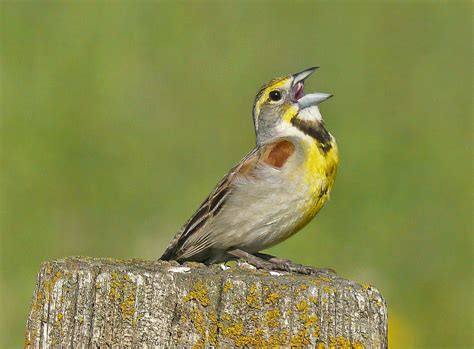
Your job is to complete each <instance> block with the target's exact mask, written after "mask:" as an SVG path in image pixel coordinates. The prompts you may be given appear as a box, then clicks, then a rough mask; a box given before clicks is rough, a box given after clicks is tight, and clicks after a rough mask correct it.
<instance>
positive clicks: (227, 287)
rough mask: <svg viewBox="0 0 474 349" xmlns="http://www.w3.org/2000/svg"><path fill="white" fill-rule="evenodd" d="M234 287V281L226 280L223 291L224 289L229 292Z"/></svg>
mask: <svg viewBox="0 0 474 349" xmlns="http://www.w3.org/2000/svg"><path fill="white" fill-rule="evenodd" d="M232 287H233V285H232V282H230V281H226V282H225V283H224V287H223V288H222V291H223V292H224V293H227V292H229V290H231V289H232Z"/></svg>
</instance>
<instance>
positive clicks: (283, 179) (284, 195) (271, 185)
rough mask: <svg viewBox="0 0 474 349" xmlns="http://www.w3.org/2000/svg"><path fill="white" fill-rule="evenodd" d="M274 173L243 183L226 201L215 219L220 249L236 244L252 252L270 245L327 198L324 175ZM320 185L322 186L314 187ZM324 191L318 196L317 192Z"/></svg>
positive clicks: (290, 232) (297, 226) (299, 225)
mask: <svg viewBox="0 0 474 349" xmlns="http://www.w3.org/2000/svg"><path fill="white" fill-rule="evenodd" d="M313 179H314V180H313V181H312V182H311V183H307V180H306V178H304V177H303V176H294V175H293V176H291V178H289V177H288V176H286V175H285V174H283V173H276V174H275V175H274V176H273V177H272V176H270V177H268V178H267V180H266V181H263V182H262V181H259V182H258V183H257V182H252V181H248V182H246V183H243V184H242V185H240V186H239V187H238V188H236V190H235V192H234V193H233V194H232V195H231V197H230V198H229V199H228V202H226V210H223V211H222V215H220V217H219V218H218V220H219V222H217V220H216V223H218V224H216V227H217V226H219V230H220V231H215V233H216V234H219V235H220V238H219V241H220V242H221V244H222V246H219V247H218V246H216V247H218V248H221V249H228V248H239V249H243V250H245V251H247V252H250V253H253V252H257V251H260V250H263V249H266V248H269V247H271V246H273V245H275V244H277V243H279V242H281V241H283V240H285V239H287V238H288V237H290V236H291V235H293V234H294V233H296V232H297V231H298V230H299V229H301V228H302V227H303V226H304V225H305V224H306V223H308V222H309V221H310V220H311V218H313V216H314V215H315V214H316V213H317V212H318V211H319V209H320V208H321V207H322V206H323V204H324V202H325V201H326V195H327V191H325V190H324V189H323V188H325V187H326V178H325V177H320V176H315V178H313ZM317 188H321V190H316V189H317ZM321 192H323V195H322V196H321V195H320V193H321Z"/></svg>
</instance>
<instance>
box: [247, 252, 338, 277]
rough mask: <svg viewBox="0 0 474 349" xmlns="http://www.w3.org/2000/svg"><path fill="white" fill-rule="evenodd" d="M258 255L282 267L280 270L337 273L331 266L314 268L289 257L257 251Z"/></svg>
mask: <svg viewBox="0 0 474 349" xmlns="http://www.w3.org/2000/svg"><path fill="white" fill-rule="evenodd" d="M255 256H256V257H259V258H261V259H263V260H265V261H268V262H270V263H273V264H275V265H277V266H279V267H280V269H278V270H285V271H290V272H295V273H299V274H306V275H307V274H336V271H335V270H333V269H330V268H313V267H310V266H306V265H301V264H298V263H294V262H292V261H290V260H288V259H281V258H278V257H275V256H272V255H271V254H266V253H261V252H257V253H255Z"/></svg>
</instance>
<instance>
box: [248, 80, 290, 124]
mask: <svg viewBox="0 0 474 349" xmlns="http://www.w3.org/2000/svg"><path fill="white" fill-rule="evenodd" d="M287 80H288V77H283V78H278V79H274V80H272V81H270V82H269V83H268V84H267V85H266V86H264V87H263V88H262V89H261V90H260V92H259V93H258V95H260V97H259V98H258V100H257V103H255V112H256V115H258V114H260V108H261V106H262V104H263V103H264V102H265V101H266V100H267V99H268V95H269V94H270V91H272V90H274V89H277V88H280V87H283V86H285V84H286V83H287Z"/></svg>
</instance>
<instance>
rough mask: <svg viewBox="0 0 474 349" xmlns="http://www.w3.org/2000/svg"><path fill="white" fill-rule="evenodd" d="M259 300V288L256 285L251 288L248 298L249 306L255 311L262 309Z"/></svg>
mask: <svg viewBox="0 0 474 349" xmlns="http://www.w3.org/2000/svg"><path fill="white" fill-rule="evenodd" d="M259 299H260V297H259V295H258V292H257V286H256V285H252V286H250V288H249V292H248V294H247V297H246V300H247V305H248V306H249V307H251V308H254V309H260V304H259Z"/></svg>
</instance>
